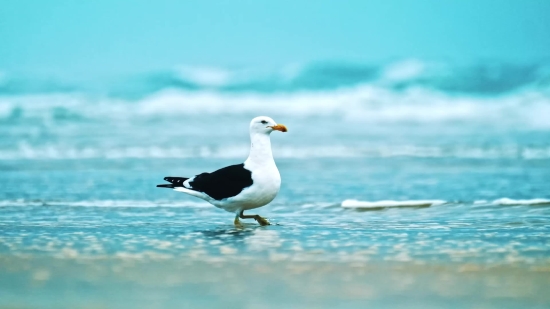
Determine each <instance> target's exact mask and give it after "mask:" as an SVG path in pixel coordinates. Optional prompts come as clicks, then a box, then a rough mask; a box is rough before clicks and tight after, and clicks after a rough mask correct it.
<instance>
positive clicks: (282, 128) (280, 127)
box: [271, 124, 288, 132]
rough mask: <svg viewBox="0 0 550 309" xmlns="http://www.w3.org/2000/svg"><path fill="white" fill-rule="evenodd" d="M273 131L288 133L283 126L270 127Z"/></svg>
mask: <svg viewBox="0 0 550 309" xmlns="http://www.w3.org/2000/svg"><path fill="white" fill-rule="evenodd" d="M271 128H272V129H273V130H277V131H281V132H286V131H288V130H287V129H286V127H285V125H284V124H277V125H276V126H272V127H271Z"/></svg>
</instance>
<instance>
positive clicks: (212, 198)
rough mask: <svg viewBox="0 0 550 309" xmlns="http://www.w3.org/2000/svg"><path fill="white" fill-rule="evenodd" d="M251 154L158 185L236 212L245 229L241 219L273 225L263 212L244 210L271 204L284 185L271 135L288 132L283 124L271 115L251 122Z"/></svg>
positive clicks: (236, 217)
mask: <svg viewBox="0 0 550 309" xmlns="http://www.w3.org/2000/svg"><path fill="white" fill-rule="evenodd" d="M249 131H250V142H251V143H250V154H249V156H248V158H247V159H246V161H244V163H241V164H235V165H230V166H226V167H223V168H221V169H218V170H216V171H214V172H211V173H201V174H198V175H195V176H193V177H171V176H169V177H165V178H164V180H165V181H167V182H169V184H160V185H157V187H160V188H171V189H173V190H175V191H178V192H183V193H186V194H189V195H191V196H194V197H198V198H200V199H203V200H205V201H207V202H209V203H210V204H212V205H214V206H216V207H218V208H221V209H223V210H225V211H228V212H231V213H234V214H235V220H234V221H233V223H234V225H235V226H236V227H238V228H242V227H243V225H242V223H241V222H240V220H239V218H240V219H255V220H256V221H257V222H258V223H259V224H260V225H261V226H266V225H270V223H269V221H268V220H267V219H265V218H263V217H261V216H260V215H245V214H244V211H247V210H251V209H255V208H259V207H262V206H265V205H267V204H269V203H270V202H271V201H273V199H275V197H276V196H277V194H278V193H279V189H280V188H281V175H280V173H279V170H278V169H277V166H276V165H275V160H274V159H273V154H272V152H271V139H270V134H271V132H273V131H280V132H287V131H288V130H287V128H286V126H285V125H283V124H278V123H276V122H275V121H274V120H273V119H272V118H270V117H266V116H259V117H256V118H254V119H252V121H250V127H249Z"/></svg>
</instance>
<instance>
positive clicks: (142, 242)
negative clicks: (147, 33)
mask: <svg viewBox="0 0 550 309" xmlns="http://www.w3.org/2000/svg"><path fill="white" fill-rule="evenodd" d="M474 71H475V70H474ZM503 74H504V73H503ZM504 75H506V74H504ZM432 77H433V76H432ZM504 77H505V76H504ZM504 77H503V78H504ZM543 77H544V76H543ZM334 78H338V76H334ZM433 78H434V79H437V76H435V77H433ZM457 78H458V77H457ZM545 80H546V79H544V78H542V77H541V81H538V82H537V83H533V84H532V85H524V86H522V87H523V88H521V87H520V86H518V87H520V88H521V89H519V90H518V89H516V88H514V89H508V90H506V91H505V90H502V91H497V93H492V92H490V93H485V92H483V91H481V92H483V95H480V93H479V91H477V92H476V91H474V90H475V89H474V90H472V91H473V92H472V91H471V92H468V91H466V90H464V89H462V92H461V91H458V90H456V89H454V88H453V89H454V90H445V89H441V84H437V83H435V84H436V86H433V85H432V86H433V87H431V86H430V85H425V84H422V83H421V81H422V80H420V81H419V80H411V81H410V82H411V84H410V85H409V86H407V85H401V86H399V85H397V84H391V83H390V84H388V83H387V81H384V80H383V78H382V80H378V81H374V82H373V81H370V82H366V83H365V84H361V83H359V85H357V84H353V85H347V86H346V87H343V88H336V89H335V88H334V87H332V86H331V87H327V88H324V89H317V88H315V87H314V89H310V88H307V87H306V88H300V87H298V88H299V89H294V88H292V87H290V86H289V87H290V88H288V89H287V88H285V87H286V86H285V87H283V86H284V85H283V84H277V85H278V86H277V87H279V88H281V87H282V88H281V89H279V88H277V87H275V88H274V89H272V90H270V91H259V90H258V89H255V88H254V87H253V86H254V85H252V86H251V85H249V86H250V87H252V88H250V89H249V88H246V87H245V86H242V87H244V88H242V89H241V88H238V87H237V89H226V88H223V87H222V88H220V89H212V88H208V87H207V88H204V89H203V88H200V87H198V86H197V87H198V88H197V89H195V88H193V89H194V90H190V89H180V88H178V87H177V86H174V85H171V86H170V85H164V86H162V87H161V89H156V90H155V89H153V90H151V89H149V90H148V91H149V92H147V91H145V94H144V93H142V92H141V91H137V92H136V93H134V95H127V96H125V95H121V94H120V93H119V94H112V93H109V92H107V93H106V94H105V93H103V94H98V93H89V92H86V91H83V90H82V91H81V92H63V91H61V92H60V93H58V92H59V90H55V89H53V90H51V91H50V92H46V93H34V92H32V91H31V92H29V93H19V92H14V93H11V92H9V91H8V92H3V93H2V92H0V184H1V186H0V307H5V308H96V307H99V308H180V307H192V308H213V307H236V308H243V307H245V308H282V307H284V308H304V307H315V308H329V307H334V306H343V307H357V308H364V307H365V306H369V305H370V306H371V307H372V306H374V307H376V308H398V307H403V308H416V307H418V308H443V307H444V308H471V307H477V308H526V307H529V308H546V307H548V306H549V304H550V299H549V297H548V294H547V293H546V287H547V286H548V284H549V283H550V282H549V278H550V276H549V273H550V186H549V184H550V140H549V139H548V136H550V135H549V132H550V126H548V122H547V118H548V117H547V115H548V113H547V112H548V111H550V108H549V107H550V99H549V96H548V92H547V88H544V87H546V86H545V85H546V84H545V83H544V81H545ZM264 82H266V81H264ZM447 82H448V81H447ZM454 82H457V83H458V79H457V80H455V81H454ZM354 83H355V82H354ZM419 83H420V84H419ZM306 84H307V83H306ZM444 84H445V83H444ZM458 84H460V83H458ZM438 85H439V86H438ZM157 86H158V85H157ZM256 86H257V85H256ZM430 87H431V88H430ZM480 87H481V88H479V89H482V90H483V89H485V88H483V87H482V86H480ZM174 88H175V89H174ZM184 88H185V87H184ZM455 88H456V87H455ZM459 88H460V87H459ZM147 89H148V88H147ZM476 89H477V88H476ZM479 89H478V90H479ZM283 90H284V91H283ZM0 91H1V89H0ZM115 92H116V91H115ZM130 92H131V91H130ZM262 114H268V115H270V116H273V117H274V118H275V120H276V121H278V122H281V123H284V124H285V125H287V127H288V128H289V132H288V133H285V134H279V133H278V132H276V133H274V134H273V136H272V144H273V152H274V156H275V159H276V162H277V165H278V167H279V170H280V172H281V177H282V181H283V183H282V188H281V191H280V193H279V195H278V196H277V198H276V199H275V200H274V201H273V202H272V203H271V204H269V205H268V206H266V207H263V208H260V209H258V210H257V213H259V214H261V215H262V216H265V217H267V218H269V220H270V221H271V222H272V223H273V225H271V226H267V227H259V226H258V225H257V224H256V223H255V222H253V221H251V222H246V226H245V228H244V229H235V228H234V226H233V215H232V214H230V213H226V212H224V211H222V210H220V209H216V208H214V207H213V206H210V205H209V204H207V203H205V202H203V201H201V200H198V199H196V198H192V197H189V196H186V195H184V194H182V193H178V192H174V191H171V190H166V189H160V188H156V187H155V185H156V184H159V183H162V182H163V181H162V179H163V177H165V176H189V175H194V174H197V173H200V172H204V171H212V170H215V169H217V168H220V167H223V166H226V165H229V164H236V163H240V162H242V161H243V160H244V159H245V158H246V155H247V151H248V143H249V141H248V133H247V129H248V122H249V121H250V119H251V118H252V117H253V116H257V115H262ZM252 213H253V212H252Z"/></svg>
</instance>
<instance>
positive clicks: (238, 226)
mask: <svg viewBox="0 0 550 309" xmlns="http://www.w3.org/2000/svg"><path fill="white" fill-rule="evenodd" d="M233 224H235V227H236V228H240V229H242V228H243V227H244V226H243V225H242V223H241V221H239V215H236V216H235V221H233Z"/></svg>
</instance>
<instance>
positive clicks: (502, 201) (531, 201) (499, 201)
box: [492, 197, 550, 205]
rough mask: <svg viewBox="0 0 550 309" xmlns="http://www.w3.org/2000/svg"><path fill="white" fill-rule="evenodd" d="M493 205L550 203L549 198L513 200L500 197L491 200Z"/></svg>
mask: <svg viewBox="0 0 550 309" xmlns="http://www.w3.org/2000/svg"><path fill="white" fill-rule="evenodd" d="M492 204H494V205H544V204H550V199H545V198H534V199H525V200H514V199H511V198H506V197H504V198H500V199H497V200H494V201H493V202H492Z"/></svg>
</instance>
